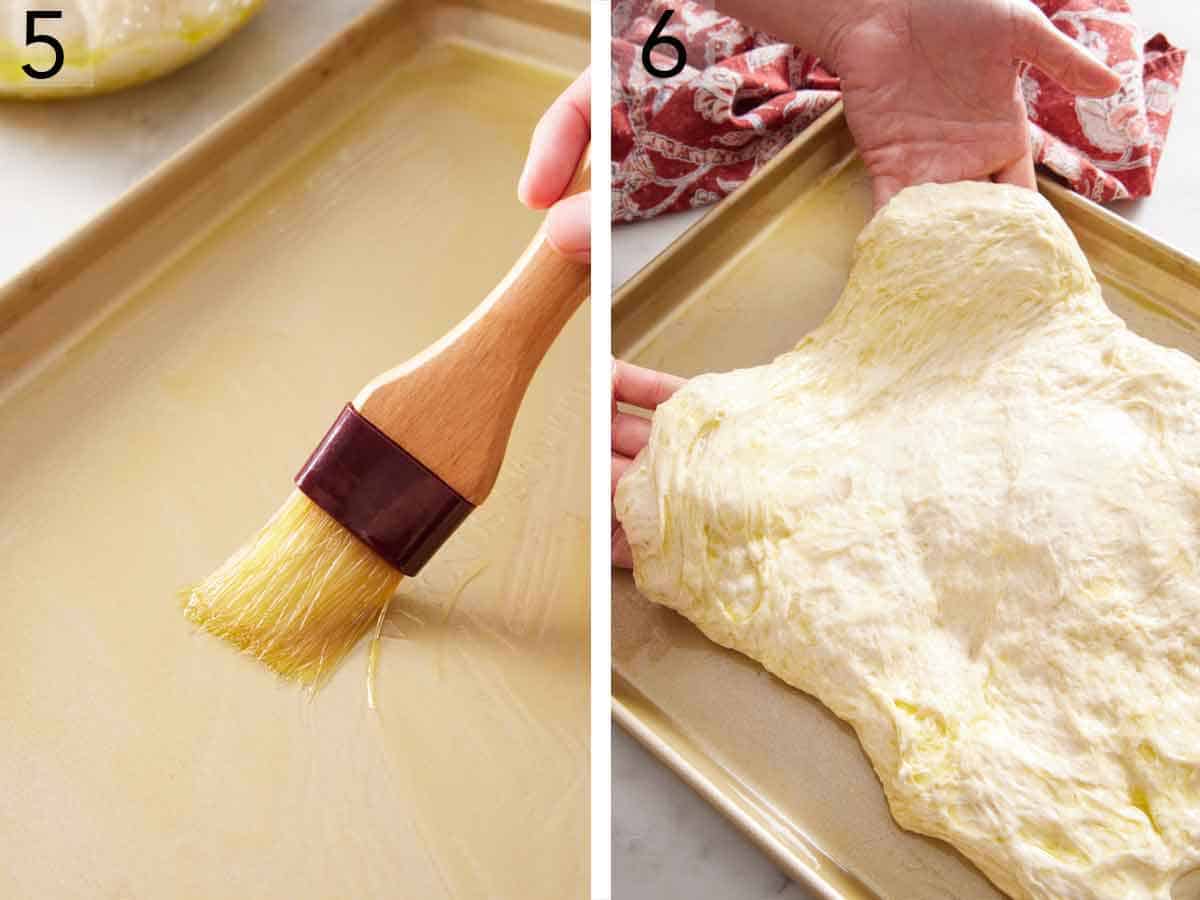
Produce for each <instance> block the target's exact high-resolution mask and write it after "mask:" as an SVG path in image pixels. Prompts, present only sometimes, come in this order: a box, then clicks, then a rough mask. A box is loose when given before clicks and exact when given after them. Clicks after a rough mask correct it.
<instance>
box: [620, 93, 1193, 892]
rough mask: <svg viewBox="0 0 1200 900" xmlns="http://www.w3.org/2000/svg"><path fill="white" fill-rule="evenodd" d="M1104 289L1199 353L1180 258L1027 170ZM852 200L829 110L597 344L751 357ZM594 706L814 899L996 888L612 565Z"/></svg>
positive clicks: (858, 190) (849, 741) (838, 279)
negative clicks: (609, 703)
mask: <svg viewBox="0 0 1200 900" xmlns="http://www.w3.org/2000/svg"><path fill="white" fill-rule="evenodd" d="M1041 189H1042V191H1043V192H1044V193H1045V194H1046V195H1047V196H1048V197H1049V199H1050V200H1051V202H1053V203H1054V204H1055V206H1056V207H1057V208H1058V209H1059V211H1060V212H1061V213H1062V214H1063V215H1064V217H1065V218H1066V220H1067V222H1068V223H1069V224H1070V225H1071V227H1072V229H1073V230H1074V231H1075V234H1076V235H1077V236H1078V238H1079V240H1080V242H1081V244H1082V245H1083V248H1084V250H1085V251H1086V253H1087V254H1088V257H1089V259H1090V260H1091V263H1092V266H1093V268H1094V269H1095V270H1096V273H1097V275H1098V276H1099V278H1100V280H1101V282H1102V283H1103V286H1104V295H1105V298H1106V300H1107V301H1108V303H1109V304H1110V306H1112V307H1113V308H1114V309H1115V310H1116V311H1117V312H1118V313H1119V314H1120V315H1121V316H1122V317H1124V318H1125V320H1126V321H1127V322H1129V324H1130V325H1131V326H1132V327H1133V328H1134V329H1136V330H1137V331H1139V332H1140V333H1142V334H1144V335H1146V336H1148V337H1150V338H1152V339H1153V340H1155V341H1158V342H1159V343H1162V344H1167V345H1170V346H1174V347H1179V348H1181V349H1183V350H1186V351H1187V352H1189V353H1191V354H1192V355H1193V356H1200V333H1198V326H1200V266H1198V264H1197V263H1196V262H1195V261H1193V260H1191V259H1189V258H1188V257H1186V256H1184V255H1182V254H1180V253H1178V252H1176V251H1174V250H1172V249H1170V248H1168V247H1166V246H1164V245H1162V244H1160V243H1158V242H1157V241H1155V240H1153V239H1152V238H1150V237H1148V236H1147V235H1145V234H1143V233H1142V232H1140V231H1138V230H1137V229H1135V228H1134V227H1132V226H1130V225H1129V224H1127V223H1126V222H1124V221H1122V220H1121V219H1119V218H1118V217H1116V216H1114V215H1112V214H1111V213H1108V212H1106V211H1105V210H1103V209H1101V208H1099V207H1097V206H1095V205H1094V204H1092V203H1090V202H1088V201H1086V200H1083V199H1081V198H1079V197H1077V196H1075V195H1074V194H1071V193H1070V192H1068V191H1066V190H1065V189H1063V188H1061V187H1060V186H1058V185H1056V184H1054V183H1052V182H1050V181H1047V180H1043V181H1042V183H1041ZM870 212H871V199H870V191H869V185H868V180H867V176H866V173H865V170H864V169H863V167H862V164H861V162H860V161H859V160H858V159H857V158H856V157H855V155H854V148H853V143H852V141H851V138H850V135H849V132H848V131H847V129H846V124H845V119H844V117H843V115H842V113H841V109H840V107H839V108H835V109H833V110H831V111H830V112H829V113H828V114H827V115H826V116H825V117H824V118H823V119H822V120H821V121H820V122H819V123H818V124H817V125H815V126H814V127H813V128H812V129H810V130H809V131H808V132H807V133H806V134H805V135H803V136H802V137H801V138H800V139H799V140H797V141H795V142H794V143H793V144H792V145H791V146H790V147H789V148H788V149H787V150H786V151H784V153H783V154H781V155H780V156H779V157H778V158H776V159H775V160H774V161H772V162H771V163H770V164H769V165H768V166H767V167H765V168H764V169H763V171H762V172H760V173H759V175H758V176H757V177H755V178H754V179H752V180H751V182H749V183H748V184H747V185H746V186H744V187H743V188H742V190H740V191H739V192H737V193H736V194H734V195H733V196H731V197H729V198H727V199H726V200H725V201H724V202H723V203H722V204H721V206H720V207H719V208H718V209H716V210H715V211H714V212H712V213H711V214H709V215H708V216H706V217H705V218H704V219H703V220H702V221H701V222H699V223H698V224H697V225H695V226H694V227H693V228H692V229H690V230H689V231H688V232H687V233H685V234H684V235H683V236H682V237H681V238H680V239H679V240H678V241H677V242H676V243H675V244H673V245H672V246H671V247H670V248H669V249H668V250H667V251H666V252H664V253H663V254H662V255H661V256H660V257H659V258H658V259H656V260H655V261H654V262H652V263H651V264H650V265H649V266H647V267H646V269H644V270H643V271H642V272H641V273H639V274H638V275H637V276H636V277H635V278H634V279H632V280H631V281H630V282H629V283H628V284H627V285H626V286H625V287H624V288H623V289H622V290H621V291H620V292H619V293H618V294H617V296H616V297H614V302H613V343H614V350H615V353H616V354H617V355H618V356H619V357H621V358H624V359H628V360H631V361H635V362H638V363H640V364H642V365H646V366H650V367H653V368H657V369H663V370H666V371H669V372H674V373H676V374H679V375H683V376H692V375H696V374H699V373H701V372H709V371H722V370H727V369H733V368H739V367H744V366H753V365H757V364H761V363H764V362H767V361H769V360H770V359H772V358H773V357H775V356H776V355H778V354H779V353H782V352H784V351H786V350H790V349H791V348H792V347H793V346H794V345H795V344H796V343H797V342H798V341H799V340H800V338H801V337H802V336H803V335H804V334H805V333H806V332H807V331H809V330H810V329H812V328H813V327H815V326H816V325H817V324H818V323H820V322H821V321H822V319H824V317H825V315H826V314H827V313H828V312H829V310H830V309H831V308H832V306H833V304H834V302H835V301H836V300H837V297H838V295H839V294H840V293H841V289H842V287H843V285H844V283H845V280H846V275H847V272H848V271H849V264H850V254H851V249H852V246H853V242H854V239H855V237H856V236H857V235H858V232H859V231H860V230H861V229H862V227H863V225H865V224H866V222H867V220H868V218H869V216H870ZM612 674H613V715H614V718H615V719H616V721H617V722H618V723H620V724H621V725H622V726H624V727H625V728H626V729H628V730H629V731H630V732H631V733H632V734H633V735H634V736H635V737H636V738H637V739H638V740H640V741H641V742H642V743H643V744H645V745H646V746H647V747H648V748H649V749H650V750H651V751H652V752H653V753H654V754H656V755H657V756H658V757H659V758H660V759H661V760H663V761H664V762H665V763H666V764H667V765H669V766H671V767H672V768H673V769H674V770H675V771H676V772H677V773H678V774H679V775H680V776H681V777H682V778H683V779H684V780H685V781H687V782H688V783H689V784H690V785H691V786H692V787H693V788H695V789H696V790H697V791H699V792H700V793H701V794H702V795H703V796H704V797H705V798H706V799H708V800H709V801H710V802H711V803H712V804H713V805H715V806H716V807H717V808H718V809H720V810H721V811H722V812H723V813H724V814H725V815H726V816H728V817H729V818H730V819H731V820H732V821H733V822H734V823H735V824H736V825H737V826H738V827H739V828H741V829H742V830H743V831H745V832H746V833H747V834H748V835H749V836H750V837H751V838H752V839H754V840H755V841H756V842H757V843H758V844H759V845H760V846H761V847H762V848H763V849H764V850H765V851H767V852H768V853H769V854H770V855H771V856H772V857H773V858H774V859H775V860H776V861H777V862H778V863H779V864H780V865H781V866H782V867H783V868H784V869H785V870H786V871H787V872H788V873H789V874H790V875H791V876H792V877H793V878H795V879H797V880H798V881H800V882H801V883H803V884H805V885H806V886H808V887H809V889H810V890H812V891H813V892H814V893H815V894H816V895H817V896H820V897H827V898H845V900H865V898H889V900H951V898H953V900H985V898H986V900H996V898H999V897H1000V896H1001V895H1000V894H999V893H998V892H997V891H996V890H995V889H994V888H993V887H991V885H990V884H989V883H988V882H987V880H986V879H985V878H984V877H983V875H982V874H980V873H979V872H978V870H976V869H975V868H974V867H973V866H972V865H971V864H970V863H969V862H967V861H966V860H965V859H964V858H963V857H962V856H960V855H959V854H958V853H957V852H956V851H954V850H953V849H952V848H951V847H950V846H949V845H948V844H945V843H942V842H939V841H935V840H930V839H927V838H924V837H921V836H919V835H915V834H911V833H909V832H906V831H903V830H901V829H900V828H899V827H898V826H897V825H896V824H895V823H894V822H893V821H892V819H891V816H890V815H889V813H888V810H887V806H886V803H885V800H884V796H883V791H882V789H881V787H880V785H879V783H878V781H877V779H876V777H875V774H874V772H873V771H872V769H871V767H870V764H869V763H868V761H867V759H866V757H865V755H864V754H863V753H862V750H861V749H860V748H859V745H858V742H857V740H856V739H855V737H854V734H853V732H852V731H851V729H850V728H849V727H848V726H846V725H844V724H842V723H841V722H840V721H839V720H838V719H837V718H836V717H835V716H834V715H833V714H832V713H830V712H829V711H827V710H826V709H825V708H824V707H823V706H822V705H821V704H820V703H818V702H817V701H816V700H815V699H813V698H811V697H809V696H807V695H805V694H802V693H800V692H799V691H796V690H793V689H791V688H789V687H788V686H787V685H785V684H784V683H783V682H781V681H778V680H777V679H775V678H773V677H771V676H770V675H768V674H767V673H766V672H765V671H764V670H762V669H761V668H760V667H759V666H758V665H757V664H756V663H754V662H752V661H750V660H749V659H747V658H745V657H742V656H740V655H739V654H736V653H734V652H732V651H729V650H725V649H723V648H721V647H718V646H717V645H715V644H713V643H711V642H709V641H707V640H706V639H705V638H704V637H703V636H702V635H701V634H700V632H699V631H698V630H697V629H695V628H694V627H693V626H692V625H691V624H690V623H689V622H687V621H686V620H685V619H683V618H682V617H681V616H679V615H677V614H675V613H674V612H672V611H670V610H667V609H665V608H663V607H657V606H654V605H653V604H651V603H649V602H648V601H647V600H645V599H643V598H642V597H641V596H640V595H638V593H637V590H636V588H635V586H634V584H633V579H632V577H631V576H630V575H629V573H627V572H616V573H614V586H613V673H612Z"/></svg>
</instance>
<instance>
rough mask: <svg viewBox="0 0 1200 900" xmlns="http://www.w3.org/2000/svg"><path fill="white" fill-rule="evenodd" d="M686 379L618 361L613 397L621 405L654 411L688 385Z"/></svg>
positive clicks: (615, 370)
mask: <svg viewBox="0 0 1200 900" xmlns="http://www.w3.org/2000/svg"><path fill="white" fill-rule="evenodd" d="M686 383H687V381H686V379H683V378H680V377H679V376H677V375H668V374H667V373H666V372H656V371H654V370H653V369H645V368H643V367H642V366H635V365H633V364H632V363H627V362H621V361H620V360H616V361H615V362H614V364H613V396H614V397H615V398H616V399H617V400H618V401H619V402H621V403H628V404H630V405H632V406H640V407H641V408H642V409H649V410H653V409H656V408H657V407H658V405H659V404H660V403H663V402H664V401H666V400H668V399H669V398H670V397H671V395H672V394H674V393H675V392H676V391H677V390H679V389H680V388H681V387H683V386H684V384H686Z"/></svg>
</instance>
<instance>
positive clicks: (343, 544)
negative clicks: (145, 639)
mask: <svg viewBox="0 0 1200 900" xmlns="http://www.w3.org/2000/svg"><path fill="white" fill-rule="evenodd" d="M401 577H402V576H401V574H400V573H399V572H398V571H396V570H395V569H394V568H392V567H391V566H390V565H388V564H387V563H386V562H384V561H383V559H381V558H380V557H379V556H378V555H377V554H376V553H375V552H374V551H372V550H371V549H370V548H369V547H367V545H366V544H364V543H362V542H361V541H359V540H358V539H357V538H356V537H354V535H352V534H351V533H350V532H348V531H347V530H346V529H345V528H343V527H342V526H341V525H340V524H338V522H337V521H336V520H335V519H334V518H333V517H331V516H330V515H329V514H328V513H326V512H325V511H324V510H323V509H321V508H320V507H319V506H317V505H316V504H315V503H313V502H312V501H311V500H309V499H308V498H307V497H306V496H304V494H302V493H300V492H299V491H293V492H292V494H291V496H289V497H288V499H287V501H286V502H285V503H284V504H283V506H281V507H280V508H279V510H278V511H277V512H276V513H275V515H274V516H272V517H271V520H270V521H269V522H267V524H266V525H265V526H263V528H262V530H261V531H259V532H258V534H256V535H255V536H254V537H253V538H252V539H251V540H250V541H249V543H247V544H246V545H245V546H243V547H242V548H241V549H240V550H238V551H237V553H235V554H234V555H233V556H231V557H230V558H229V559H228V560H226V561H225V564H224V565H222V566H221V567H220V568H219V569H217V571H215V572H213V574H212V575H210V576H209V577H208V578H207V579H206V580H205V581H204V582H203V583H202V584H200V585H198V586H197V587H195V588H193V589H192V590H190V591H188V592H187V593H186V598H187V599H186V607H185V609H184V614H185V615H186V616H187V617H188V618H189V619H191V620H192V621H193V622H195V623H196V624H198V625H200V626H201V627H203V628H205V629H206V630H207V631H209V632H211V633H212V634H215V635H217V636H218V637H222V638H225V640H227V641H229V642H230V643H232V644H234V645H235V646H237V647H238V648H240V649H241V650H243V651H244V652H246V653H249V654H250V655H251V656H254V657H255V658H256V659H259V660H261V661H262V662H263V663H265V664H266V665H268V666H270V667H271V668H272V669H274V670H275V671H276V672H278V673H279V674H280V675H283V676H284V677H286V678H294V679H296V680H298V681H301V682H303V683H304V684H307V685H316V684H317V683H318V682H320V681H321V680H322V679H324V678H325V677H326V676H328V675H329V674H330V673H331V672H332V671H333V670H334V669H335V668H336V667H337V665H338V663H339V662H340V661H341V660H342V657H344V656H345V655H346V654H347V653H348V652H350V650H351V649H352V648H353V647H354V645H355V644H357V643H358V642H359V640H360V639H361V638H362V637H363V636H364V635H365V634H366V633H367V632H368V631H370V630H371V626H372V625H374V624H375V621H376V619H378V617H379V615H380V613H381V611H382V610H383V608H384V607H385V606H386V605H387V602H388V600H390V599H391V597H392V595H393V594H394V593H395V592H396V588H397V586H398V585H399V583H400V579H401Z"/></svg>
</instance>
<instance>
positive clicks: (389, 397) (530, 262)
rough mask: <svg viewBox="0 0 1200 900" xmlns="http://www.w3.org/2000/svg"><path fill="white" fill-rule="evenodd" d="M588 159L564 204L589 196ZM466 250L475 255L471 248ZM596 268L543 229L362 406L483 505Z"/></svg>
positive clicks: (372, 388)
mask: <svg viewBox="0 0 1200 900" xmlns="http://www.w3.org/2000/svg"><path fill="white" fill-rule="evenodd" d="M590 181H591V163H590V153H589V152H588V151H585V152H584V155H583V159H582V160H581V161H580V164H579V168H578V169H577V170H576V172H575V176H574V178H573V179H572V181H571V184H570V186H569V187H568V188H567V191H566V193H565V194H564V196H568V195H570V194H576V193H579V192H581V191H583V190H586V189H587V187H588V185H589V184H590ZM465 249H466V250H468V251H469V249H470V248H465ZM588 287H589V267H588V266H587V264H585V263H577V262H571V261H570V260H568V259H567V258H565V257H564V256H562V255H561V254H559V253H558V251H556V250H555V249H554V247H553V246H551V244H550V241H549V239H548V238H547V236H546V226H545V224H544V223H543V225H542V227H541V228H539V229H538V232H537V234H536V235H535V236H534V238H533V241H532V242H531V243H530V244H529V246H528V247H527V248H526V249H525V252H524V253H522V254H521V258H520V259H518V260H517V262H516V264H515V265H514V266H513V267H512V269H511V270H510V271H509V273H508V274H507V275H506V276H505V277H504V279H503V280H502V281H501V282H500V283H499V284H498V285H496V287H495V289H493V290H492V292H491V293H490V294H488V295H487V297H486V298H485V299H484V301H483V302H482V303H480V304H479V306H477V307H475V309H474V311H473V312H472V313H471V314H470V315H469V316H467V317H466V318H465V319H463V321H462V322H460V323H459V324H458V325H457V326H456V327H455V328H454V330H453V331H451V332H450V333H449V334H447V335H445V336H444V337H443V338H442V339H441V340H439V341H438V342H437V343H435V344H434V345H433V346H431V347H429V348H428V349H427V350H425V351H424V352H422V353H420V354H418V355H417V356H415V357H413V358H412V359H410V360H409V361H408V362H406V363H403V364H402V365H400V366H398V367H397V368H395V369H392V370H391V371H389V372H385V373H384V374H383V375H380V376H379V377H378V378H376V379H375V380H374V381H372V382H371V383H370V384H368V385H367V386H366V387H365V388H363V389H362V391H361V392H360V393H359V395H358V396H357V397H356V398H355V400H354V406H355V408H356V409H357V410H358V411H359V412H360V413H362V415H363V416H364V417H365V418H367V419H368V420H370V421H371V422H372V423H374V424H375V426H376V427H378V428H379V429H380V430H382V431H383V432H384V433H385V434H387V435H388V437H390V438H391V439H392V440H393V441H395V442H396V443H397V444H399V445H400V446H401V447H403V448H404V449H405V450H406V451H408V453H409V454H411V455H412V456H414V457H416V458H417V459H418V460H420V461H421V463H423V464H424V465H425V466H426V467H427V468H428V469H430V470H431V471H432V472H433V473H434V474H435V475H437V476H438V477H439V478H440V479H441V480H442V481H444V482H445V483H446V484H448V485H449V486H450V487H452V488H453V489H454V490H455V491H457V492H458V493H459V494H460V495H461V496H462V497H463V498H464V499H465V500H467V501H469V502H470V503H472V504H474V505H476V506H478V505H479V504H480V503H482V502H483V501H484V499H485V498H486V497H487V495H488V493H489V492H490V491H491V489H492V485H493V484H495V482H496V476H497V475H498V474H499V473H500V465H501V463H502V462H503V461H504V450H505V448H506V447H507V446H508V436H509V432H511V431H512V426H513V421H514V420H515V419H516V416H517V410H518V409H519V408H520V406H521V399H522V398H523V397H524V396H525V389H526V388H527V387H528V386H529V381H530V379H532V378H533V373H534V372H536V371H537V367H538V365H539V364H540V363H541V361H542V357H543V356H545V355H546V351H547V350H549V349H550V345H551V344H552V343H553V342H554V339H555V337H557V336H558V333H559V331H561V330H562V328H563V326H564V325H565V324H566V323H567V320H568V319H570V318H571V316H572V315H573V314H574V312H575V310H576V309H578V308H579V306H580V304H581V303H583V301H584V300H585V299H587V296H588Z"/></svg>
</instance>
